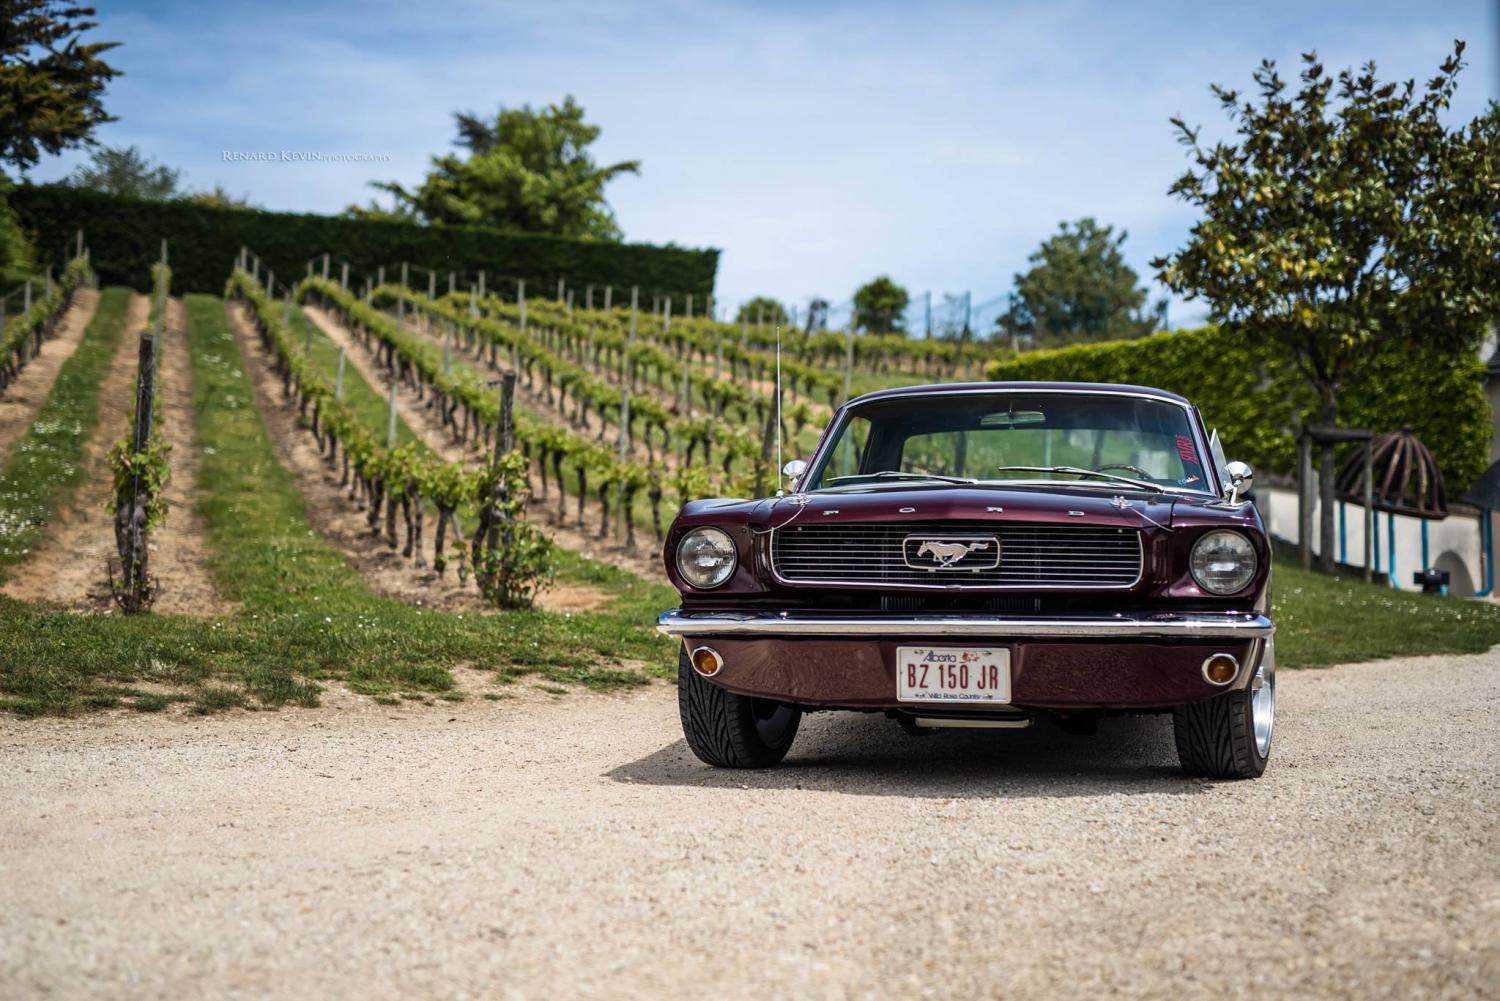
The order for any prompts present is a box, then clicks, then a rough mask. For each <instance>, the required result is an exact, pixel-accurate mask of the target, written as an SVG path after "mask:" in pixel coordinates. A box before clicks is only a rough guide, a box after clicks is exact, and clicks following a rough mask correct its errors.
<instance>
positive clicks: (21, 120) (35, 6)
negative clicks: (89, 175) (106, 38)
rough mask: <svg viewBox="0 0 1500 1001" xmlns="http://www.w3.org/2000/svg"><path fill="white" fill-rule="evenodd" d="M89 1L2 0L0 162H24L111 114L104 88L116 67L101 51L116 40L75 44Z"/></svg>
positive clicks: (85, 137)
mask: <svg viewBox="0 0 1500 1001" xmlns="http://www.w3.org/2000/svg"><path fill="white" fill-rule="evenodd" d="M93 15H94V9H93V8H92V7H72V6H67V5H65V4H62V3H57V2H55V0H0V25H4V26H5V30H4V31H3V32H0V164H9V165H10V166H12V167H17V168H19V169H21V170H23V171H24V170H26V169H28V168H30V167H34V166H36V163H37V161H38V160H39V159H41V155H42V154H43V153H49V154H52V155H54V156H55V155H56V154H58V153H61V152H62V151H63V150H65V149H68V148H71V147H74V146H79V145H82V144H84V143H87V142H91V141H92V139H93V134H94V129H95V128H97V127H98V126H99V125H102V124H103V123H105V122H112V121H114V119H113V118H112V117H110V116H109V115H107V114H105V112H104V104H103V101H102V99H101V98H102V95H103V93H104V88H105V85H106V84H107V83H108V82H109V81H110V79H111V78H113V77H116V76H119V72H120V71H119V70H117V69H115V68H114V67H112V66H110V65H109V64H108V63H106V62H105V61H104V60H103V59H101V58H99V57H100V56H101V55H103V54H104V53H105V52H107V51H109V50H110V49H112V48H114V47H115V46H116V45H118V44H119V43H118V42H91V43H89V44H87V45H80V44H79V36H81V35H82V34H83V33H84V32H86V31H89V30H90V29H92V28H95V27H98V25H97V23H96V22H94V21H90V20H87V18H90V17H93Z"/></svg>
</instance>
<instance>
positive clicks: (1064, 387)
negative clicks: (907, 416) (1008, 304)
mask: <svg viewBox="0 0 1500 1001" xmlns="http://www.w3.org/2000/svg"><path fill="white" fill-rule="evenodd" d="M1004 392H1024V393H1048V392H1061V393H1116V394H1118V393H1128V394H1130V395H1131V396H1146V397H1151V398H1153V399H1158V400H1165V401H1168V402H1171V403H1178V404H1181V405H1183V406H1191V405H1192V404H1191V403H1190V402H1189V401H1188V399H1187V397H1184V396H1179V395H1177V394H1176V393H1169V392H1167V391H1166V390H1165V389H1155V388H1153V387H1151V386H1128V385H1123V384H1121V383H1114V382H940V383H931V384H928V385H924V386H896V387H893V388H891V389H877V390H875V391H874V392H872V393H865V394H864V395H863V396H857V397H855V398H854V399H852V400H850V401H849V405H850V406H854V405H856V404H860V403H869V402H871V401H873V400H889V399H897V398H899V397H903V396H929V395H939V394H943V393H1004Z"/></svg>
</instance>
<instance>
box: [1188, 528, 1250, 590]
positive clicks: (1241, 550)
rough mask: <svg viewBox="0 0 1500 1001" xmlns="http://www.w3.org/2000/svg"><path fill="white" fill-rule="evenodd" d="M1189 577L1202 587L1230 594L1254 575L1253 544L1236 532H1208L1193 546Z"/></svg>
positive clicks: (1240, 587) (1248, 581)
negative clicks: (1190, 574)
mask: <svg viewBox="0 0 1500 1001" xmlns="http://www.w3.org/2000/svg"><path fill="white" fill-rule="evenodd" d="M1190 563H1191V566H1192V570H1193V580H1195V581H1197V582H1198V586H1199V587H1201V588H1203V589H1204V590H1205V591H1212V592H1213V593H1214V594H1233V593H1234V592H1236V591H1238V590H1241V589H1242V588H1243V587H1244V586H1245V585H1246V584H1248V583H1250V580H1251V578H1253V577H1254V576H1255V568H1256V566H1257V560H1256V558H1255V547H1254V546H1252V545H1251V544H1250V540H1249V539H1247V538H1245V537H1244V536H1243V535H1241V534H1240V533H1239V532H1230V531H1223V530H1221V531H1217V532H1209V533H1208V534H1207V535H1205V536H1204V537H1203V538H1201V539H1199V540H1198V543H1197V545H1195V546H1193V557H1192V560H1191V561H1190Z"/></svg>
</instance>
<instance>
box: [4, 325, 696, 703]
mask: <svg viewBox="0 0 1500 1001" xmlns="http://www.w3.org/2000/svg"><path fill="white" fill-rule="evenodd" d="M187 309H188V340H189V344H190V348H191V353H192V362H193V378H194V399H195V404H196V405H197V408H198V413H199V425H198V431H199V439H200V442H201V443H202V446H203V460H202V464H201V467H200V471H199V491H200V502H199V511H200V514H201V515H202V516H203V519H204V523H205V525H206V528H207V531H208V534H209V541H210V544H211V550H212V557H211V560H210V570H211V572H212V573H213V575H214V578H215V580H216V581H217V582H218V584H219V587H220V590H221V591H222V593H223V594H224V596H225V597H226V598H228V599H230V600H231V601H234V602H237V603H239V605H240V610H239V611H237V612H236V613H235V614H233V615H228V616H224V617H222V618H218V619H214V620H209V621H204V620H201V619H190V618H186V617H181V616H169V615H150V616H140V617H128V618H127V617H120V616H108V617H104V616H81V615H73V614H69V613H63V612H58V611H55V610H50V609H46V608H41V607H38V606H34V605H27V604H22V603H20V602H16V601H12V600H9V599H4V598H0V692H3V696H0V708H5V709H9V710H11V711H13V712H17V713H21V714H25V715H38V714H65V713H72V712H77V711H81V710H84V709H87V708H90V707H92V706H94V704H95V701H96V700H97V699H98V698H99V697H100V696H101V695H107V694H108V691H109V689H110V687H111V686H114V685H117V684H119V683H122V682H123V683H129V682H132V681H148V682H157V683H162V684H166V685H171V686H176V687H178V688H182V689H185V690H187V691H189V692H191V693H192V694H193V697H194V705H193V708H194V709H195V710H196V711H200V712H213V711H217V710H220V709H224V708H231V707H233V706H237V705H250V706H256V707H261V706H264V707H275V706H282V705H289V704H290V705H312V704H315V703H316V701H317V698H318V691H319V688H320V685H321V683H322V682H325V681H328V680H339V681H343V682H346V683H347V684H348V685H349V686H350V687H351V688H353V689H354V690H356V691H359V692H362V693H366V694H370V695H380V696H390V695H394V694H399V693H418V692H420V693H429V694H440V693H443V692H448V691H451V690H452V688H453V687H454V680H453V675H452V671H451V668H452V667H453V666H455V665H459V664H467V665H469V666H472V667H474V668H477V669H481V670H490V671H496V672H502V671H503V673H505V674H506V675H508V676H514V675H515V674H528V675H536V676H538V677H539V678H540V679H541V680H544V681H547V682H551V683H554V684H556V683H564V684H582V685H587V686H590V687H595V688H608V687H614V686H621V685H634V684H641V683H644V682H645V681H646V680H648V678H650V677H652V676H662V677H665V676H667V675H668V674H669V673H670V669H671V667H672V664H671V659H672V649H671V645H670V643H668V642H667V641H665V640H664V639H662V638H661V637H659V636H657V635H656V634H655V632H654V630H652V629H651V628H650V624H651V622H652V618H651V615H654V613H655V611H658V610H660V609H661V608H664V607H667V606H668V605H670V604H671V603H672V599H673V594H672V592H671V590H670V589H668V588H666V587H663V586H657V585H651V584H648V583H645V582H641V581H637V580H636V579H635V578H634V577H632V576H630V575H629V574H625V573H623V572H622V571H619V570H616V569H614V568H612V567H600V566H596V565H592V564H589V563H588V562H587V561H584V560H581V559H575V558H572V557H571V556H565V557H564V564H565V572H566V574H567V575H569V576H571V577H573V578H574V579H580V580H583V581H587V582H591V583H594V584H595V585H596V586H599V587H600V588H601V589H608V590H610V591H611V592H612V593H618V595H619V597H618V598H617V600H616V604H615V607H614V608H612V609H611V610H610V611H608V612H606V613H601V614H575V615H557V614H549V613H545V612H537V611H524V612H501V613H493V614H470V615H461V614H448V613H443V612H434V611H431V610H426V609H421V608H416V607H413V606H409V605H404V604H401V603H399V602H395V601H390V600H387V599H384V598H381V597H378V596H375V595H372V594H371V593H369V592H368V591H366V590H365V589H364V587H363V586H362V584H361V582H360V580H359V577H358V574H357V573H356V572H355V570H354V569H353V567H351V566H350V564H349V562H348V560H347V559H345V557H344V556H343V554H342V553H340V552H339V551H338V550H336V549H334V548H333V547H332V546H330V545H329V544H328V543H326V542H325V541H324V540H323V539H322V538H321V537H320V536H319V535H318V534H317V533H316V532H315V531H314V530H313V529H312V527H311V526H310V525H309V524H308V520H307V513H306V509H305V505H304V503H303V498H302V495H301V493H300V492H299V491H298V489H297V486H296V484H295V482H294V481H293V479H292V477H291V475H290V474H289V473H288V472H287V471H286V470H285V469H284V468H283V467H282V466H281V464H280V463H279V462H278V461H277V459H276V453H275V450H274V448H273V445H272V442H271V440H270V437H269V435H268V433H267V431H266V428H265V425H264V423H263V422H262V420H261V416H260V413H259V411H258V409H257V408H256V406H255V402H254V399H253V397H252V395H251V388H250V383H249V381H248V379H247V377H246V375H245V371H244V364H243V359H242V358H241V356H240V352H239V349H238V347H237V346H236V344H235V342H234V339H233V336H232V334H231V333H230V330H229V327H228V324H227V321H226V318H225V316H224V307H223V304H222V303H221V302H220V301H219V300H218V299H215V298H212V297H209V296H190V297H189V298H188V300H187ZM352 375H353V373H352V369H350V370H346V371H345V378H346V380H348V379H350V377H351V376H352ZM348 385H349V383H348V382H347V381H346V387H347V386H348ZM648 612H649V614H648ZM627 662H629V663H627ZM641 664H644V665H646V666H645V668H644V669H643V668H642V667H641V666H640V665H641ZM111 698H113V699H114V700H115V701H114V702H112V703H111V704H130V705H135V704H136V703H140V702H142V701H143V700H142V699H139V698H138V699H137V700H136V703H121V702H120V701H119V697H118V696H111ZM144 701H145V704H144V705H139V706H137V707H139V708H142V709H148V708H150V707H151V705H152V703H151V702H150V700H149V699H147V700H144Z"/></svg>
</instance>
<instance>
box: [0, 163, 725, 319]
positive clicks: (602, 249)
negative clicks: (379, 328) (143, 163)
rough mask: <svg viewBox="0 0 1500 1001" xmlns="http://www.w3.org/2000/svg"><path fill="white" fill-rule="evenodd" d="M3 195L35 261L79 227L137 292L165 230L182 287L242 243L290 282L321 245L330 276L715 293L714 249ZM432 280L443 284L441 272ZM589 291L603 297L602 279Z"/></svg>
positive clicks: (114, 275)
mask: <svg viewBox="0 0 1500 1001" xmlns="http://www.w3.org/2000/svg"><path fill="white" fill-rule="evenodd" d="M10 203H11V206H12V207H13V208H14V209H15V211H16V215H17V216H18V217H19V218H20V220H21V225H22V227H23V228H24V229H25V230H26V231H27V232H28V233H29V234H30V235H31V236H32V237H33V239H34V242H35V246H36V249H37V254H38V255H39V257H40V259H41V260H42V261H44V262H45V261H47V260H50V259H52V258H54V257H57V258H59V259H60V258H61V255H62V253H63V247H64V244H66V243H67V241H68V240H70V239H72V237H73V234H74V232H75V231H77V230H78V229H79V228H82V229H83V232H84V241H85V242H86V243H87V244H88V246H89V250H90V251H91V254H92V259H93V265H94V270H95V271H96V272H97V273H98V275H99V280H100V281H101V282H103V283H105V284H110V285H129V286H131V287H133V288H135V289H137V290H138V291H141V292H145V291H148V290H149V289H150V287H151V265H152V264H153V263H155V262H156V261H157V259H158V258H159V256H160V253H161V240H162V238H163V237H165V238H166V239H167V241H168V245H169V252H170V258H171V265H172V278H173V282H174V283H175V291H176V292H177V294H179V295H181V294H185V293H192V292H203V293H210V294H214V295H217V294H218V293H220V292H222V291H223V289H224V281H225V279H226V278H227V277H228V275H229V273H230V271H231V269H232V267H233V262H234V259H235V257H236V255H238V254H239V251H240V247H242V246H244V247H249V248H250V249H251V251H252V252H254V253H256V254H258V255H260V259H261V267H262V273H264V269H265V268H270V269H271V270H273V271H275V272H276V274H277V275H278V276H279V277H280V278H281V279H282V280H283V281H288V282H291V283H294V284H295V283H296V282H297V281H300V280H301V279H302V277H303V276H304V275H305V274H306V262H307V259H308V258H309V257H313V256H314V255H320V254H323V253H328V254H331V255H332V258H333V264H332V270H331V276H332V277H334V278H335V279H336V278H337V277H338V274H339V261H340V260H341V259H342V260H347V261H349V262H350V268H351V270H352V271H354V272H356V273H358V270H359V269H365V270H366V271H367V272H368V274H369V277H370V278H371V279H372V280H373V278H374V276H375V270H376V268H377V267H379V266H380V265H385V266H386V268H387V270H386V277H387V278H388V279H389V278H394V277H395V275H394V274H393V273H392V271H391V265H393V264H397V263H398V262H400V261H403V260H404V261H409V262H411V264H413V265H414V266H415V265H421V266H422V267H429V268H435V269H437V270H439V271H441V272H445V273H446V272H448V271H456V272H457V273H458V277H459V281H460V282H462V283H463V285H462V286H461V287H464V288H467V283H468V282H469V281H471V280H473V279H474V278H475V276H476V275H477V274H478V272H479V271H481V270H482V271H484V272H485V278H486V284H487V286H488V287H489V288H491V289H494V290H496V291H498V292H501V293H503V294H506V295H513V294H514V293H513V286H511V285H510V284H509V283H504V282H503V281H502V280H503V279H514V278H524V279H526V281H527V283H528V284H529V285H531V286H532V287H533V288H535V290H536V291H537V292H539V293H547V294H551V293H553V292H555V291H556V287H557V280H558V279H559V278H563V279H566V280H567V282H568V285H569V286H575V285H576V286H580V287H581V286H583V285H584V284H587V283H592V284H594V285H596V286H601V287H602V286H604V285H613V286H614V288H615V299H614V301H615V302H621V301H622V298H621V293H622V290H624V298H623V301H625V302H629V301H630V293H629V289H630V287H631V286H632V285H638V286H640V289H641V294H642V296H643V297H644V299H645V301H646V302H647V303H649V302H651V299H652V297H653V296H655V295H663V296H667V295H672V296H676V297H677V299H678V303H677V304H676V305H678V306H679V307H680V306H681V304H682V298H683V297H684V296H685V295H689V294H691V295H693V296H694V297H695V298H696V299H697V300H698V302H699V303H702V302H704V301H705V299H706V297H707V296H709V295H711V294H712V292H713V287H714V275H715V272H716V271H717V269H718V261H719V252H718V251H717V250H689V249H686V248H683V247H656V246H650V245H647V244H640V243H602V242H596V241H586V240H569V239H564V238H562V237H555V236H545V235H538V234H531V233H507V232H501V231H500V230H493V229H481V228H478V227H459V226H445V227H435V226H420V225H417V224H415V223H401V222H373V221H366V220H360V219H344V218H340V217H337V216H319V215H302V214H297V213H291V212H260V211H254V210H245V209H225V208H216V207H211V206H206V205H195V204H193V203H191V202H148V201H140V200H137V199H133V198H119V197H116V196H114V195H106V194H101V193H99V192H96V191H85V190H80V189H78V188H72V187H68V186H66V185H60V184H36V185H32V184H23V185H18V186H16V187H15V188H13V189H12V190H11V193H10ZM418 276H420V279H419V278H418ZM360 277H364V275H361V276H360ZM352 280H353V279H351V281H352ZM412 282H413V284H420V286H422V287H425V285H426V282H427V279H426V275H425V274H424V273H422V272H420V271H416V270H414V272H413V277H412ZM439 288H440V290H441V291H444V292H446V291H447V285H446V274H445V275H444V277H443V278H442V279H440V286H439ZM597 294H598V295H600V296H602V295H603V291H602V288H601V289H600V291H599V292H598V293H597ZM580 305H581V303H580ZM700 309H701V306H700Z"/></svg>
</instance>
